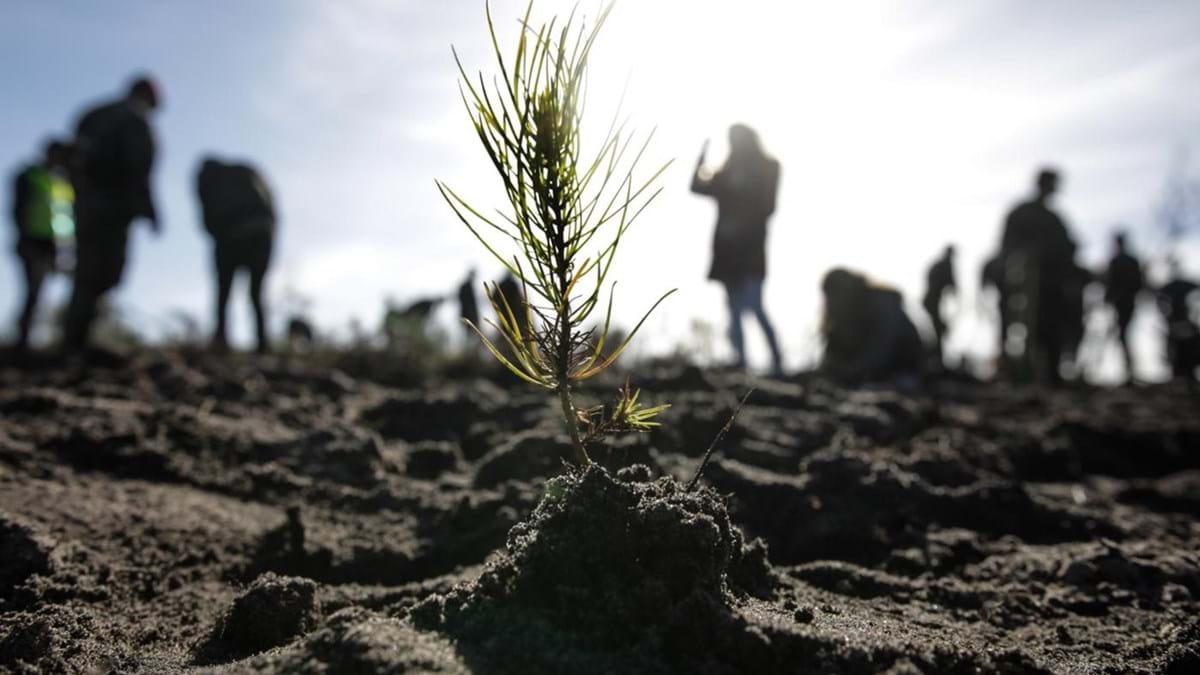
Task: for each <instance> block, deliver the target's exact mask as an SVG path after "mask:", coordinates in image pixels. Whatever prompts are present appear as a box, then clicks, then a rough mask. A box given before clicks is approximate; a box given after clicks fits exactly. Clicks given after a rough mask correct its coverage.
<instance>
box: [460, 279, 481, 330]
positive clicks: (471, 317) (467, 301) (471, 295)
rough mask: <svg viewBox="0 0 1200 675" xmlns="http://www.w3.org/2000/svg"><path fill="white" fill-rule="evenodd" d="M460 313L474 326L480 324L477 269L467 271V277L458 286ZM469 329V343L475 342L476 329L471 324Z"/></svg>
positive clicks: (467, 328)
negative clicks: (477, 298)
mask: <svg viewBox="0 0 1200 675" xmlns="http://www.w3.org/2000/svg"><path fill="white" fill-rule="evenodd" d="M458 313H459V316H460V317H462V319H463V320H464V321H469V322H471V325H472V326H475V327H478V326H479V303H478V302H477V301H476V299H475V270H471V271H470V272H467V278H466V279H464V280H463V282H462V284H461V285H460V286H459V287H458ZM465 328H466V330H467V343H468V344H475V339H474V338H475V331H474V330H473V329H471V328H470V326H466V327H465Z"/></svg>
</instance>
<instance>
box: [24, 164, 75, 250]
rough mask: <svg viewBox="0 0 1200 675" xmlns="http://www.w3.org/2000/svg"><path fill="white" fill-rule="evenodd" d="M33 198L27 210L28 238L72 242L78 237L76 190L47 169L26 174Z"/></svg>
mask: <svg viewBox="0 0 1200 675" xmlns="http://www.w3.org/2000/svg"><path fill="white" fill-rule="evenodd" d="M26 180H28V181H29V186H30V188H31V194H30V196H29V197H30V198H29V205H28V206H27V207H26V208H25V222H24V226H25V228H24V229H25V235H26V236H28V237H33V238H36V239H70V238H71V237H73V236H75V189H74V188H72V187H71V183H70V182H69V181H67V180H66V179H64V178H63V177H61V176H59V175H58V174H57V173H55V172H53V171H50V170H49V169H46V168H45V167H40V166H35V167H31V168H30V169H29V171H28V173H27V174H26Z"/></svg>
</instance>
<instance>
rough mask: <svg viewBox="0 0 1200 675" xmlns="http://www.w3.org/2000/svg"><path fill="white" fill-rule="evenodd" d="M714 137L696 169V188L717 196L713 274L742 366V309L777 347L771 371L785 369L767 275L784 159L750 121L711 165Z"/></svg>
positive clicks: (772, 347) (737, 126)
mask: <svg viewBox="0 0 1200 675" xmlns="http://www.w3.org/2000/svg"><path fill="white" fill-rule="evenodd" d="M707 150H708V142H707V141H705V143H704V147H703V149H702V150H701V151H700V159H699V160H698V161H697V162H696V169H695V171H694V172H693V174H692V192H695V193H696V194H701V195H707V196H709V197H712V198H713V199H715V200H716V202H717V225H716V229H715V232H714V234H713V257H712V267H711V268H710V269H709V273H708V277H709V278H710V279H713V280H715V281H719V282H721V284H722V285H724V287H725V293H726V296H727V298H728V303H729V340H730V342H731V343H732V345H733V350H734V353H735V354H736V357H737V361H736V365H737V367H738V368H745V367H746V345H745V336H744V334H743V332H742V315H743V314H745V313H746V312H751V313H753V314H754V316H755V318H757V319H758V323H759V325H760V326H762V330H763V335H764V336H766V339H767V346H768V347H769V348H770V350H771V372H772V374H774V375H779V374H781V373H782V372H783V357H782V355H781V354H780V351H779V343H778V341H777V339H776V337H775V329H774V327H773V326H772V325H771V322H770V320H769V319H768V318H767V313H766V310H765V309H764V308H763V299H762V290H763V282H764V281H765V279H766V276H767V255H766V244H767V220H768V219H769V218H770V217H771V214H773V213H774V212H775V197H776V193H777V192H778V189H779V162H778V161H776V160H775V159H774V158H772V157H769V156H768V155H767V154H766V153H765V152H764V151H763V149H762V143H761V142H760V141H759V138H758V134H757V133H756V132H755V131H754V130H753V129H751V128H750V127H748V126H746V125H744V124H735V125H733V126H732V127H730V128H729V157H728V158H727V159H726V160H725V164H724V165H722V166H721V168H720V169H718V170H717V171H716V172H712V173H710V172H708V171H706V169H705V166H704V164H705V156H706V154H707Z"/></svg>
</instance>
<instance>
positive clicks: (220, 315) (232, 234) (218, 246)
mask: <svg viewBox="0 0 1200 675" xmlns="http://www.w3.org/2000/svg"><path fill="white" fill-rule="evenodd" d="M196 193H197V196H198V197H199V199H200V209H201V212H202V214H203V220H204V229H206V230H207V231H208V233H209V235H211V236H212V238H213V258H214V262H215V271H216V274H217V317H216V330H215V331H214V333H213V339H212V346H213V349H215V350H217V351H224V350H226V349H228V347H229V342H228V338H227V336H226V314H227V312H226V308H227V306H228V304H229V293H230V290H231V289H232V287H233V279H234V277H235V276H237V273H238V271H239V270H246V272H247V273H248V274H249V276H250V303H251V304H252V305H253V306H254V328H255V334H256V336H257V338H258V351H259V352H260V353H264V352H266V351H268V349H269V341H268V338H267V311H266V306H265V304H264V303H263V280H264V278H265V277H266V274H267V269H268V268H269V267H270V264H271V250H272V248H273V247H274V243H275V222H276V217H275V202H274V200H273V198H272V197H271V192H270V190H268V189H267V185H266V183H265V182H264V181H263V179H262V176H261V174H259V172H258V171H257V170H256V169H254V168H253V167H251V166H248V165H246V164H228V163H225V162H222V161H220V160H218V159H216V158H213V157H208V158H205V159H204V160H203V162H202V163H201V165H200V171H199V173H197V175H196Z"/></svg>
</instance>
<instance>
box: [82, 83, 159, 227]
mask: <svg viewBox="0 0 1200 675" xmlns="http://www.w3.org/2000/svg"><path fill="white" fill-rule="evenodd" d="M75 142H76V152H77V157H76V169H77V171H76V175H75V176H73V178H74V181H73V182H74V183H75V186H76V189H77V190H78V191H79V193H80V200H81V202H94V201H96V200H103V202H104V205H105V206H107V207H111V208H115V209H120V210H122V211H125V212H126V213H128V214H129V215H130V216H131V219H132V218H134V217H138V216H142V217H145V218H149V219H151V220H156V219H157V213H156V211H155V208H154V199H153V196H152V194H151V190H150V172H151V170H152V169H153V168H154V158H155V143H154V134H153V132H152V131H151V129H150V124H149V122H147V120H146V117H145V115H144V114H143V113H142V112H141V111H140V110H139V109H138V108H137V106H136V105H135V104H134V103H133V102H132V101H130V100H127V99H122V100H119V101H116V102H113V103H107V104H104V105H101V106H98V107H96V108H93V109H91V110H89V111H88V112H86V113H84V115H83V117H81V118H80V120H79V124H78V125H77V126H76V131H75Z"/></svg>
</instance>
